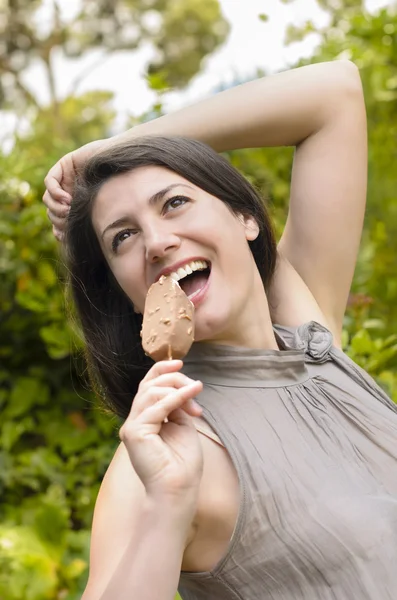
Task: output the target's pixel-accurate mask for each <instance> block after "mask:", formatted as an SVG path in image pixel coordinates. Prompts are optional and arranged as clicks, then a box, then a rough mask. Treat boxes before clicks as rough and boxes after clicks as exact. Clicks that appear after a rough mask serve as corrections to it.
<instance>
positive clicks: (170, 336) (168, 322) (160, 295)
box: [141, 277, 194, 362]
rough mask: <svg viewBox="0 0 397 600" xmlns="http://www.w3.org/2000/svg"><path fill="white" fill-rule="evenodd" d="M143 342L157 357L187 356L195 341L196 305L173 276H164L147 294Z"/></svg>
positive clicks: (157, 359) (145, 349) (162, 358)
mask: <svg viewBox="0 0 397 600" xmlns="http://www.w3.org/2000/svg"><path fill="white" fill-rule="evenodd" d="M141 337H142V346H143V349H144V351H145V354H147V355H148V356H150V357H151V358H152V359H153V360H154V361H156V362H157V361H159V360H171V359H173V358H174V359H175V358H184V357H185V356H186V354H187V353H188V352H189V350H190V348H191V345H192V344H193V341H194V305H193V303H192V302H190V300H189V298H188V297H187V296H186V294H185V292H184V291H183V290H182V289H181V287H180V286H179V284H178V283H177V282H176V281H174V280H173V279H171V277H160V279H159V281H157V282H156V283H154V284H153V285H152V286H150V288H149V291H148V293H147V296H146V303H145V312H144V315H143V323H142V332H141Z"/></svg>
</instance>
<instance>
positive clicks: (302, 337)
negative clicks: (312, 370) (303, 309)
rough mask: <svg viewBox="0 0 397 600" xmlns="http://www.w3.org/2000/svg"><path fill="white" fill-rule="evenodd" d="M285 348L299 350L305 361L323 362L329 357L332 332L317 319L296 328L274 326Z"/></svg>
mask: <svg viewBox="0 0 397 600" xmlns="http://www.w3.org/2000/svg"><path fill="white" fill-rule="evenodd" d="M274 329H275V331H276V332H277V333H278V334H279V335H280V336H281V338H282V341H283V342H284V344H285V346H286V348H287V349H291V350H301V351H303V352H304V354H305V360H306V361H307V362H313V363H314V362H315V363H324V362H326V361H328V360H332V359H331V355H330V352H331V348H332V346H333V335H332V333H331V332H330V331H329V330H328V329H327V328H326V327H324V326H323V325H320V323H317V321H309V322H308V323H304V324H303V325H300V326H299V327H297V328H294V327H283V326H281V325H275V326H274Z"/></svg>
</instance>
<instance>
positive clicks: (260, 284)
mask: <svg viewBox="0 0 397 600" xmlns="http://www.w3.org/2000/svg"><path fill="white" fill-rule="evenodd" d="M142 136H146V137H142ZM147 136H149V137H147ZM151 136H161V137H151ZM168 136H183V137H182V138H178V137H176V138H175V137H168ZM185 138H190V140H189V139H185ZM194 139H195V140H199V142H194V141H192V140H194ZM200 142H206V143H207V144H208V145H210V146H212V148H213V149H214V150H216V151H223V150H228V149H231V148H240V147H255V146H276V145H294V146H296V154H295V158H294V165H293V172H292V181H291V203H290V210H289V214H288V220H287V224H286V227H285V230H284V233H283V236H282V238H281V240H280V242H279V244H278V249H277V251H276V248H275V244H274V239H273V236H272V232H271V226H270V224H269V221H268V216H267V214H266V212H265V211H264V209H263V207H262V205H261V203H260V201H259V199H258V197H257V195H256V192H255V191H254V190H253V189H252V188H251V186H249V184H248V183H247V182H245V181H244V179H243V178H241V177H240V175H239V174H238V173H236V171H234V169H232V168H231V167H230V166H229V165H228V164H227V163H226V161H224V160H223V159H221V158H220V157H218V156H217V155H216V154H215V153H213V152H212V151H211V150H210V149H209V148H207V147H206V146H204V145H203V144H202V143H200ZM366 161H367V149H366V118H365V108H364V101H363V95H362V89H361V83H360V78H359V74H358V71H357V69H356V68H355V66H354V65H353V64H352V63H350V62H345V61H340V62H339V61H338V62H333V63H325V64H317V65H312V66H308V67H304V68H301V69H296V70H292V71H289V72H285V73H282V74H279V75H275V76H272V77H268V78H265V79H261V80H258V81H256V82H252V83H248V84H245V85H242V86H240V87H237V88H234V89H232V90H229V91H226V92H223V93H221V94H218V95H217V96H216V97H214V98H211V99H209V100H205V101H203V102H201V103H199V104H197V105H196V106H193V107H190V108H186V109H184V110H181V111H179V112H177V113H176V114H174V115H169V116H166V117H162V118H160V119H158V120H156V121H153V122H151V123H146V124H144V125H141V126H139V127H137V128H135V129H134V130H133V131H130V132H127V133H126V134H124V135H122V136H117V137H116V138H113V139H111V140H108V141H100V142H95V143H94V144H89V145H87V146H84V147H83V148H81V149H80V150H77V151H76V152H74V153H72V154H70V155H67V156H66V157H64V158H63V159H61V161H60V162H59V163H57V165H55V167H53V169H52V170H51V171H50V172H49V174H48V176H47V178H46V185H47V192H46V194H45V196H44V202H45V203H46V205H47V207H48V213H49V217H50V219H51V221H52V223H53V225H54V229H55V233H56V235H57V236H58V237H61V236H62V235H63V233H62V232H63V231H64V229H65V223H66V219H65V217H66V214H67V213H68V208H67V206H66V204H64V203H67V202H69V201H70V193H71V191H72V185H73V181H74V178H75V175H76V172H77V170H78V169H80V168H81V167H83V166H84V165H85V166H84V169H83V170H82V174H81V176H80V178H79V182H78V184H77V186H76V188H75V190H74V193H73V202H72V205H71V210H70V214H69V218H68V220H67V221H68V227H67V229H66V238H65V241H66V244H65V245H66V248H67V251H68V260H69V268H70V270H71V273H72V277H73V278H74V282H73V280H72V288H73V293H74V298H75V301H76V304H77V309H78V312H79V315H80V317H81V320H82V326H83V331H84V334H85V337H86V341H87V351H88V358H89V362H90V366H91V371H92V374H93V379H95V380H96V381H98V382H99V385H100V387H101V391H102V393H103V394H104V395H105V397H106V398H107V400H108V402H109V403H110V404H111V405H112V407H113V408H114V410H116V411H117V412H118V413H119V414H121V415H123V416H124V417H125V418H126V420H125V423H124V424H123V426H122V428H121V430H120V437H121V440H122V443H121V444H120V446H119V449H118V450H117V452H116V455H115V457H114V459H113V461H112V463H111V465H110V467H109V469H108V472H107V473H106V476H105V478H104V481H103V484H102V487H101V490H100V493H99V496H98V500H97V504H96V508H95V515H94V523H93V531H92V543H91V561H90V576H89V581H88V584H87V588H86V591H85V593H84V596H83V598H84V600H94V599H95V600H97V599H99V598H100V599H101V600H108V599H109V600H110V599H112V600H115V599H120V600H121V599H124V598H126V599H127V598H139V599H140V600H142V599H145V600H152V599H153V600H171V599H172V598H173V597H174V595H175V592H176V589H177V587H178V582H179V590H180V593H181V595H182V597H183V599H184V600H186V599H187V600H201V599H205V600H215V599H216V600H231V599H240V600H242V599H244V600H254V599H255V600H257V599H262V598H263V599H265V598H272V599H276V600H292V599H293V600H296V599H304V600H312V599H313V600H314V599H316V600H317V599H319V598H321V599H328V598H329V599H331V598H332V599H336V600H347V599H349V600H351V599H352V598H357V599H360V600H361V599H364V598H365V599H370V600H381V599H389V598H390V599H391V598H395V597H396V594H397V574H396V570H395V564H396V561H397V479H396V477H394V475H393V473H394V470H395V468H396V464H397V463H396V461H397V414H396V412H397V410H396V407H395V406H394V404H393V403H392V402H391V400H390V399H388V398H387V396H385V394H384V393H383V392H382V391H381V390H380V388H378V386H377V385H376V384H375V382H374V381H373V380H372V379H371V378H370V377H369V376H368V375H367V374H365V373H364V372H363V371H362V370H361V369H359V367H357V366H356V365H355V364H354V363H353V362H352V361H351V360H350V359H348V357H346V356H345V355H344V353H343V352H342V351H341V348H340V342H341V329H342V320H343V315H344V311H345V307H346V301H347V297H348V294H349V289H350V285H351V280H352V277H353V273H354V267H355V262H356V257H357V252H358V247H359V241H360V236H361V230H362V224H363V216H364V205H365V196H366ZM186 265H188V268H187V269H186V270H182V271H180V270H179V269H181V268H182V267H183V268H184V267H185V266H186ZM189 269H190V270H191V271H194V273H190V272H189ZM171 272H173V273H174V276H175V275H176V276H177V277H180V278H181V281H180V285H181V287H182V288H183V289H185V292H186V293H187V294H188V295H189V296H191V298H192V301H193V302H194V303H195V315H196V340H197V343H195V344H194V345H193V348H192V350H191V351H190V352H189V354H188V356H187V357H186V359H185V361H184V364H182V362H181V361H165V362H159V363H157V364H156V365H154V366H151V363H150V362H148V360H146V359H145V358H144V356H143V352H142V348H141V346H140V343H139V340H138V335H139V325H140V323H141V318H142V317H141V313H142V312H143V310H144V304H145V296H146V293H147V290H148V287H149V286H150V284H151V283H153V282H154V281H155V280H157V279H158V278H159V277H160V276H161V274H163V273H171ZM273 323H276V324H277V325H273ZM139 382H140V383H139ZM132 398H134V399H133V401H132V405H131V399H132ZM167 419H168V422H165V421H166V420H167Z"/></svg>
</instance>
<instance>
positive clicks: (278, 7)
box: [7, 0, 392, 128]
mask: <svg viewBox="0 0 397 600" xmlns="http://www.w3.org/2000/svg"><path fill="white" fill-rule="evenodd" d="M58 1H59V5H60V7H61V10H62V11H63V15H64V17H65V18H70V17H72V16H73V14H74V13H75V11H76V10H77V8H78V6H79V0H58ZM220 4H221V7H222V11H223V14H224V15H225V17H226V19H227V20H228V21H229V23H230V24H231V32H230V34H229V38H228V41H227V42H226V44H225V45H224V46H223V47H222V48H221V49H219V50H218V51H217V52H216V53H215V54H213V55H212V56H211V57H210V58H209V59H208V60H207V61H206V63H205V67H204V69H203V72H202V73H201V74H200V75H198V76H197V77H196V78H195V79H194V80H193V81H192V83H191V84H190V86H189V87H188V89H187V90H185V91H184V92H174V93H170V94H168V95H167V96H166V99H165V109H166V110H167V111H169V110H175V109H177V108H178V107H180V106H183V105H186V104H188V103H192V102H194V101H196V100H198V99H200V98H203V97H205V96H207V95H209V94H211V93H212V91H213V90H214V89H216V88H217V87H219V85H221V84H228V83H230V82H232V81H234V80H235V79H236V78H238V77H241V78H244V77H247V76H248V77H249V76H250V75H252V74H253V73H254V72H255V71H256V69H257V68H258V67H260V68H263V69H265V70H266V72H272V71H277V70H279V69H282V68H286V67H287V66H288V65H290V64H292V63H294V62H295V61H296V60H297V59H298V58H299V57H301V56H306V55H310V53H311V52H312V50H313V48H314V46H315V44H316V36H314V35H313V36H310V37H309V38H308V39H306V40H305V41H304V42H302V43H299V44H293V45H291V46H289V47H284V45H283V42H284V35H285V31H286V27H287V26H288V25H289V24H290V23H294V24H296V25H298V24H300V23H303V22H304V21H305V20H306V19H307V17H309V16H310V18H311V19H313V20H314V21H315V22H316V23H318V24H324V23H326V16H325V15H324V13H322V12H321V11H320V9H319V8H318V5H317V3H316V2H315V0H295V2H294V3H292V4H288V5H284V4H281V3H280V2H278V1H276V0H271V1H270V2H269V1H268V2H266V1H265V0H220ZM366 4H367V7H368V9H369V10H375V9H377V8H380V7H382V6H387V5H390V4H392V2H390V0H389V1H387V0H367V2H366ZM51 7H52V0H45V1H44V3H43V8H42V10H41V11H40V14H39V15H38V22H39V24H40V26H41V27H43V28H45V27H46V23H47V24H49V23H50V22H51ZM260 13H266V14H267V15H268V16H269V21H268V22H266V23H264V22H262V21H260V20H259V18H258V15H259V14H260ZM152 51H153V50H152V49H151V48H150V47H149V46H147V47H144V48H142V49H141V50H140V51H138V52H134V53H127V52H124V53H118V54H115V55H113V56H112V57H111V58H110V59H108V60H106V61H105V62H104V63H103V64H102V65H101V66H99V67H98V66H97V67H96V68H95V69H94V70H93V71H92V72H91V73H90V75H89V76H87V77H86V78H85V79H84V82H83V83H82V84H81V85H80V86H79V88H78V90H77V91H78V92H84V91H87V90H99V89H104V90H112V91H114V92H115V100H114V105H115V108H116V110H117V112H118V114H119V119H118V127H119V128H120V127H122V124H123V122H124V119H125V116H126V115H127V114H133V115H139V114H140V113H142V112H144V111H145V110H147V109H148V108H149V107H150V106H151V105H152V103H153V100H154V98H155V97H154V94H153V93H152V92H151V91H150V90H148V89H147V86H146V84H145V81H144V79H143V77H142V73H143V70H144V66H145V64H146V63H147V60H148V58H150V56H151V55H152ZM98 56H99V52H92V53H89V55H87V56H86V57H84V58H83V59H80V60H73V61H71V60H65V59H63V58H62V56H60V55H58V56H56V57H55V64H56V67H57V69H56V72H57V74H58V76H57V86H58V94H59V95H60V97H62V96H63V95H65V94H66V93H67V92H68V90H69V89H70V86H71V84H72V82H73V80H74V78H76V76H77V75H78V74H79V73H80V71H81V70H83V69H86V68H89V65H91V64H93V63H95V62H96V61H97V60H98ZM25 82H26V83H27V84H28V85H29V87H30V88H31V89H32V91H34V93H35V95H37V96H38V97H39V99H40V100H42V101H44V102H45V101H46V100H47V99H48V93H47V83H46V79H45V77H44V73H43V72H42V70H41V69H40V67H39V65H34V66H32V67H31V69H30V70H29V72H28V73H27V75H26V77H25ZM7 121H8V119H7Z"/></svg>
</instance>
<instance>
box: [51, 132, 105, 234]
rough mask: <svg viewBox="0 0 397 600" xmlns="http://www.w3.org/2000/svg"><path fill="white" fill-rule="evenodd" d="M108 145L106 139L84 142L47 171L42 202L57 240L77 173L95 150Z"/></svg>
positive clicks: (67, 209)
mask: <svg viewBox="0 0 397 600" xmlns="http://www.w3.org/2000/svg"><path fill="white" fill-rule="evenodd" d="M107 145H109V141H108V140H97V141H95V142H90V143H89V144H85V145H84V146H82V147H81V148H78V149H77V150H75V151H74V152H69V153H68V154H65V156H63V157H62V158H61V159H59V160H58V162H57V163H56V164H55V165H54V166H53V167H52V168H51V169H50V170H49V171H48V173H47V175H46V177H45V179H44V183H45V186H46V191H45V192H44V195H43V202H44V204H45V205H46V207H47V215H48V218H49V220H50V221H51V223H52V231H53V233H54V236H55V237H56V238H57V240H59V241H61V240H62V238H63V235H64V229H65V224H66V217H67V214H68V212H69V208H70V204H71V202H72V193H73V188H74V184H75V180H76V177H77V174H78V172H79V170H80V169H81V168H83V166H84V165H85V163H86V162H87V161H88V160H89V159H90V158H91V157H92V156H94V154H96V153H97V152H100V151H101V150H103V149H104V148H106V146H107Z"/></svg>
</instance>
